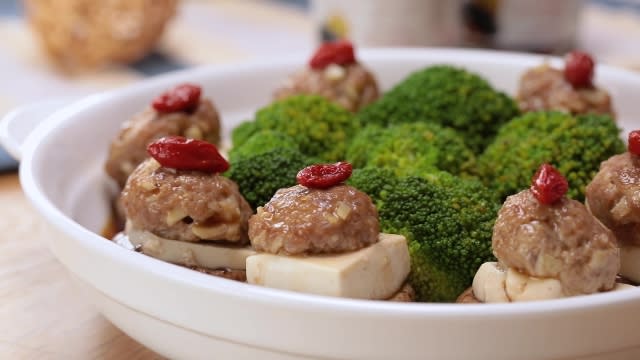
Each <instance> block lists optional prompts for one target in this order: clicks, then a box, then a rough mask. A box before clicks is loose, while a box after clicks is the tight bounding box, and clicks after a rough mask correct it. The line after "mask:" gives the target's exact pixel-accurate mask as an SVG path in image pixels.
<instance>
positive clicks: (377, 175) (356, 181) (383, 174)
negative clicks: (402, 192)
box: [347, 167, 398, 209]
mask: <svg viewBox="0 0 640 360" xmlns="http://www.w3.org/2000/svg"><path fill="white" fill-rule="evenodd" d="M397 182H398V178H397V177H396V175H395V174H394V172H393V170H391V169H386V168H377V167H366V168H362V169H355V170H353V174H351V177H350V178H349V180H347V183H348V184H349V185H351V186H353V187H355V188H356V189H358V190H360V191H362V192H364V193H365V194H367V195H369V197H370V198H371V200H373V202H374V204H375V205H376V207H377V208H378V209H379V208H380V207H382V206H383V202H384V199H385V198H386V196H387V194H388V193H389V191H391V189H393V188H394V187H395V186H396V183H397Z"/></svg>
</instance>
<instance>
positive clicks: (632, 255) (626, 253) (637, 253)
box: [620, 246, 640, 283]
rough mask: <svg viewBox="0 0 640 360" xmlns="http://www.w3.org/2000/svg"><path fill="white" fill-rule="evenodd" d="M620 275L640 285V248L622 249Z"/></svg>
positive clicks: (623, 247) (626, 247) (627, 247)
mask: <svg viewBox="0 0 640 360" xmlns="http://www.w3.org/2000/svg"><path fill="white" fill-rule="evenodd" d="M620 275H622V276H624V277H626V278H627V279H629V280H631V281H633V282H635V283H640V246H622V247H621V248H620Z"/></svg>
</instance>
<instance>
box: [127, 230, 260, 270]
mask: <svg viewBox="0 0 640 360" xmlns="http://www.w3.org/2000/svg"><path fill="white" fill-rule="evenodd" d="M127 235H128V237H129V241H130V242H131V244H132V245H133V246H134V247H140V249H141V251H142V253H143V254H145V255H148V256H151V257H154V258H156V259H159V260H163V261H167V262H170V263H174V264H180V265H186V266H199V267H203V268H207V269H220V268H227V269H233V270H244V268H245V265H246V260H247V257H249V256H250V255H253V254H255V253H256V252H255V251H253V249H251V247H250V246H246V247H233V246H224V245H213V244H211V243H197V242H187V241H177V240H169V239H165V238H161V237H159V236H156V235H154V234H152V233H150V232H148V231H144V230H138V229H135V228H131V227H127Z"/></svg>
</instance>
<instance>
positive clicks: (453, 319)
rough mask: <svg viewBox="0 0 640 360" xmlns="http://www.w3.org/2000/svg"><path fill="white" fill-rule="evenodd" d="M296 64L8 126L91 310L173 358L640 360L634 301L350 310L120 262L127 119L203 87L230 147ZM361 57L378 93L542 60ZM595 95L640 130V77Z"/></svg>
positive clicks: (201, 78)
mask: <svg viewBox="0 0 640 360" xmlns="http://www.w3.org/2000/svg"><path fill="white" fill-rule="evenodd" d="M306 57H307V54H300V55H299V56H291V57H288V58H282V59H275V60H262V61H260V62H259V63H248V64H242V65H234V66H224V67H207V68H198V69H194V70H188V71H183V72H179V73H173V74H170V75H167V76H162V77H158V78H154V79H150V80H145V81H143V82H140V83H138V84H136V85H134V86H131V87H127V88H123V89H121V90H117V91H113V92H109V93H104V94H100V95H95V96H92V97H89V98H86V99H83V100H80V101H77V102H74V103H72V104H71V105H66V106H64V107H63V108H62V109H61V110H59V111H55V112H53V114H52V115H51V116H49V117H47V118H46V119H45V120H44V121H42V122H41V123H40V125H38V126H37V127H35V129H32V128H33V127H34V126H35V125H34V124H35V123H38V122H40V120H41V119H42V113H51V112H52V109H55V108H56V106H60V105H63V104H66V103H67V101H68V100H62V101H61V102H60V103H58V104H57V105H56V103H55V102H50V103H49V104H44V105H40V106H43V107H44V108H40V109H39V110H38V111H32V112H29V111H26V112H25V113H26V115H24V114H23V115H24V116H23V117H26V118H29V116H31V120H33V121H25V122H24V124H25V125H24V126H20V125H19V121H17V119H19V118H20V116H16V115H15V114H14V116H13V117H12V118H11V119H7V120H5V122H4V123H3V124H2V131H0V139H2V141H3V143H5V144H8V146H9V147H10V148H11V152H12V153H13V154H16V155H17V156H21V158H22V162H21V166H20V177H21V182H22V185H23V188H24V191H25V192H26V194H27V196H28V197H29V199H30V200H31V201H32V202H33V204H34V205H35V207H36V208H37V210H38V211H39V212H41V213H42V214H43V215H44V217H45V218H46V219H47V220H48V221H49V222H50V223H51V224H53V226H54V227H55V228H56V229H57V231H59V232H60V236H52V237H51V238H50V246H51V249H52V251H53V253H54V254H55V255H56V257H57V258H58V259H59V260H60V261H61V262H62V263H63V264H64V265H65V266H66V267H67V268H68V269H69V271H70V273H71V274H72V276H73V277H74V278H76V279H77V280H78V283H79V285H80V286H79V288H80V289H82V292H83V293H84V294H86V296H87V299H88V301H91V302H92V303H94V304H95V305H96V306H97V308H98V309H99V310H100V311H101V312H102V313H104V315H105V316H106V317H107V318H109V319H110V320H111V321H112V322H113V323H114V324H115V325H116V326H118V327H120V328H121V329H122V330H124V331H125V332H127V333H128V334H129V335H131V336H132V337H134V338H135V339H137V340H138V341H140V342H142V343H143V344H145V345H146V346H148V347H150V348H151V349H153V350H155V351H157V352H159V353H161V354H163V355H165V356H168V357H170V358H181V359H187V358H189V359H196V358H220V359H245V358H246V359H302V358H323V359H324V358H326V359H418V358H420V359H426V358H432V359H543V358H549V359H568V358H571V359H575V358H588V359H597V358H603V359H617V358H618V359H629V358H640V336H638V334H640V290H637V291H636V290H629V291H620V292H614V293H605V294H598V295H590V296H583V297H574V298H569V299H562V300H551V301H542V302H531V303H519V304H488V305H466V304H465V305H460V304H429V303H413V304H406V303H390V302H381V301H359V300H347V299H338V298H329V297H321V296H310V295H305V294H298V293H292V292H287V291H279V290H273V289H267V288H261V287H257V286H252V285H248V284H244V283H239V282H233V281H230V280H225V279H221V278H217V277H212V276H208V275H204V274H202V273H199V272H196V271H191V270H188V269H186V268H182V267H178V266H174V265H171V264H168V263H164V262H161V261H158V260H155V259H153V258H150V257H147V256H144V255H142V254H139V253H136V252H132V251H128V250H126V249H124V248H121V247H119V246H117V245H116V244H115V243H113V242H111V241H108V240H106V239H105V238H103V237H101V236H100V235H99V233H100V230H101V228H102V227H103V225H104V224H105V221H106V220H107V218H108V217H109V197H110V196H111V195H112V190H111V189H110V187H109V186H108V181H107V177H106V175H105V173H104V171H103V164H104V161H105V158H106V153H107V149H108V146H109V142H110V140H111V139H112V138H113V137H114V136H115V135H116V133H117V132H118V129H119V127H120V125H121V124H122V122H123V121H125V120H126V119H128V118H130V117H131V116H132V115H133V114H135V113H136V112H138V111H140V110H141V109H143V108H144V107H145V106H146V105H147V104H148V103H149V102H150V101H151V99H152V98H153V97H154V96H155V95H156V94H157V93H159V92H161V91H162V90H164V89H166V88H168V87H170V86H172V85H174V84H176V83H179V82H184V81H190V82H195V83H200V84H202V85H203V88H204V95H205V96H207V97H210V98H211V99H213V101H214V102H215V104H216V105H217V106H218V109H219V110H220V111H221V114H222V118H223V121H224V125H223V126H224V133H225V135H226V136H227V137H228V134H229V131H230V129H232V128H233V127H234V126H235V125H237V124H238V123H239V122H241V121H243V120H245V119H250V118H251V116H252V114H253V112H254V111H255V110H256V109H257V108H259V107H261V106H263V105H266V104H268V103H269V101H270V94H271V91H272V90H273V89H274V88H275V87H276V86H277V85H278V84H279V83H280V82H281V81H283V80H284V79H285V78H286V76H287V75H289V74H290V73H291V72H292V71H295V70H296V69H298V68H300V67H302V66H304V65H305V61H306ZM359 57H360V59H361V60H362V62H363V63H365V64H366V65H367V66H368V67H369V68H370V69H371V70H372V71H373V72H374V73H375V74H376V76H377V77H378V80H379V82H380V84H381V85H382V87H383V88H384V89H388V88H389V87H390V86H392V85H393V84H395V83H397V82H398V81H399V80H401V79H402V78H403V77H404V76H406V75H407V74H408V73H409V72H411V71H413V70H416V69H419V68H422V67H424V66H427V65H430V64H436V63H447V64H455V65H460V66H464V67H465V68H467V69H469V70H471V71H475V72H478V73H479V74H481V75H483V76H485V77H486V78H488V79H489V80H490V82H491V83H492V84H493V85H494V86H495V87H497V88H499V89H501V90H504V91H507V92H508V93H510V94H514V91H515V88H516V85H517V81H518V78H519V76H520V74H521V73H522V72H523V71H524V70H525V69H526V68H528V67H531V66H535V65H538V64H540V63H541V62H542V61H543V60H545V58H543V57H539V56H531V55H521V54H513V53H496V52H487V51H462V50H446V49H441V50H429V49H395V50H387V49H375V50H374V49H372V50H363V51H360V52H359ZM554 62H555V63H556V64H559V62H558V60H557V59H552V63H554ZM597 83H598V84H599V85H601V86H603V87H604V88H606V89H607V90H609V91H610V93H611V95H612V97H613V100H614V106H615V109H616V111H617V114H618V117H619V120H618V123H619V124H620V125H621V126H622V127H623V128H624V129H625V131H624V133H623V134H622V135H623V136H625V135H626V133H627V132H628V131H630V129H632V128H633V127H640V120H639V119H640V105H639V104H638V98H637V94H638V93H639V92H640V76H639V75H637V74H633V73H631V72H627V71H623V70H619V69H614V68H609V67H606V66H599V67H598V68H597ZM47 106H48V107H47ZM29 114H32V115H29ZM33 114H38V115H37V118H36V119H34V118H33V116H36V115H33ZM18 115H20V114H18ZM12 119H13V120H12ZM26 134H29V135H28V136H26ZM25 137H26V140H25Z"/></svg>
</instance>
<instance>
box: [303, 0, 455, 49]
mask: <svg viewBox="0 0 640 360" xmlns="http://www.w3.org/2000/svg"><path fill="white" fill-rule="evenodd" d="M461 4H462V2H461V0H394V1H390V0H313V1H312V2H311V13H312V17H313V19H314V22H315V24H316V28H317V31H318V40H334V39H343V38H348V39H351V40H352V41H353V42H355V43H356V44H358V46H455V45H459V44H460V40H461V35H462V27H461V11H460V10H461Z"/></svg>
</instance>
